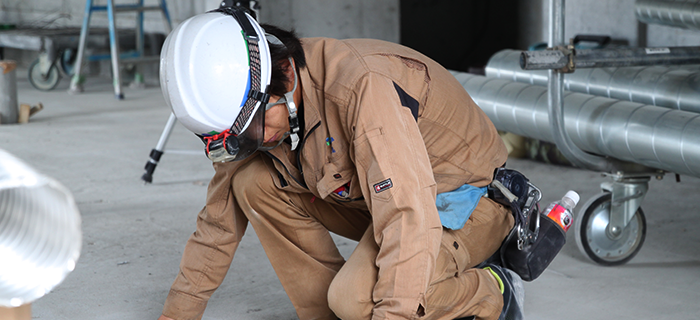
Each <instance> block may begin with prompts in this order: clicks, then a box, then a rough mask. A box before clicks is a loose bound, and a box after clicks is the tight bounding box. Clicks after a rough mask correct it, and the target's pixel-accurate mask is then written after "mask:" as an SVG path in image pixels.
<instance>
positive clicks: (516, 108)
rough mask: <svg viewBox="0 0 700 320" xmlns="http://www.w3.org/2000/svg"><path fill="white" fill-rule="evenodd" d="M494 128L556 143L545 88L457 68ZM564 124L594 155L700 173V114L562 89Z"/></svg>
mask: <svg viewBox="0 0 700 320" xmlns="http://www.w3.org/2000/svg"><path fill="white" fill-rule="evenodd" d="M453 75H454V76H455V77H456V78H457V80H458V81H459V82H460V83H461V84H462V86H463V87H464V88H465V89H466V90H467V92H468V93H469V95H471V97H472V99H474V101H475V102H476V103H477V104H478V105H479V106H480V107H481V109H482V110H483V111H484V112H485V113H486V115H487V116H488V117H489V118H490V119H491V121H492V122H493V123H494V125H495V126H496V128H498V129H499V130H504V131H508V132H512V133H515V134H518V135H522V136H526V137H530V138H534V139H538V140H544V141H549V142H553V141H554V139H553V137H552V132H551V129H550V126H549V116H548V107H547V88H545V87H541V86H534V85H528V84H525V83H519V82H512V81H509V80H503V79H494V78H487V77H484V76H478V75H473V74H468V73H461V72H453ZM562 99H563V105H564V110H563V112H564V125H565V128H564V129H565V130H566V132H567V133H568V134H569V136H570V137H571V140H572V141H573V143H574V144H575V145H576V146H577V147H578V148H580V149H582V150H584V151H588V152H590V153H594V154H599V155H605V156H610V157H613V158H617V159H620V160H623V161H629V162H634V163H638V164H642V165H645V166H648V167H652V168H658V169H662V170H666V171H670V172H676V173H680V174H687V175H691V176H695V177H700V139H698V138H697V137H700V114H697V113H692V112H687V111H681V110H672V109H668V108H661V107H656V106H651V105H645V104H642V103H637V102H630V101H621V100H616V99H610V98H605V97H598V96H592V95H588V94H583V93H574V92H564V93H563V97H562Z"/></svg>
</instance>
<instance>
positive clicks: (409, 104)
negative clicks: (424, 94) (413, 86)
mask: <svg viewBox="0 0 700 320" xmlns="http://www.w3.org/2000/svg"><path fill="white" fill-rule="evenodd" d="M393 83H394V89H396V93H398V94H399V99H400V100H401V105H402V106H404V107H406V108H409V109H411V114H412V115H413V119H415V120H416V121H418V105H419V104H418V100H416V99H413V97H411V96H409V95H408V93H406V91H403V89H401V87H399V85H398V84H396V82H393Z"/></svg>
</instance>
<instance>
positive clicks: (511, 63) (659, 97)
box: [486, 50, 700, 113]
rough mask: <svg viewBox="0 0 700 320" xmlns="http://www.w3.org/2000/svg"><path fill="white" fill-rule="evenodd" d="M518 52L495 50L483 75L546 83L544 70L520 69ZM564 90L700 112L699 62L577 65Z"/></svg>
mask: <svg viewBox="0 0 700 320" xmlns="http://www.w3.org/2000/svg"><path fill="white" fill-rule="evenodd" d="M520 53H521V51H518V50H501V51H499V52H497V53H496V54H494V55H493V56H492V57H491V59H489V62H488V64H487V66H486V76H487V77H489V78H500V79H507V80H511V81H517V82H523V83H529V84H534V85H540V86H547V71H546V70H523V69H521V68H520ZM564 90H569V91H573V92H580V93H586V94H591V95H595V96H602V97H608V98H613V99H619V100H627V101H634V102H639V103H643V104H648V105H655V106H660V107H666V108H673V109H678V110H685V111H690V112H696V113H700V99H699V98H698V97H700V66H699V65H684V66H644V67H621V68H612V67H611V68H590V69H577V70H576V71H575V72H574V73H568V74H565V75H564Z"/></svg>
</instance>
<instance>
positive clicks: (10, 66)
mask: <svg viewBox="0 0 700 320" xmlns="http://www.w3.org/2000/svg"><path fill="white" fill-rule="evenodd" d="M15 68H17V62H15V61H12V60H4V61H0V123H2V124H7V123H17V119H18V117H19V104H17V72H16V71H15Z"/></svg>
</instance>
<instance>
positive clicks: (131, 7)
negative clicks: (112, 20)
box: [90, 5, 162, 12]
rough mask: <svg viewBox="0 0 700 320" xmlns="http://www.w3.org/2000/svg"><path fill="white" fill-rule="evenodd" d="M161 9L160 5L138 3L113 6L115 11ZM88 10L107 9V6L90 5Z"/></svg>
mask: <svg viewBox="0 0 700 320" xmlns="http://www.w3.org/2000/svg"><path fill="white" fill-rule="evenodd" d="M154 10H162V8H161V7H160V6H139V5H117V6H114V11H116V12H135V11H154ZM90 11H107V6H92V7H90Z"/></svg>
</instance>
